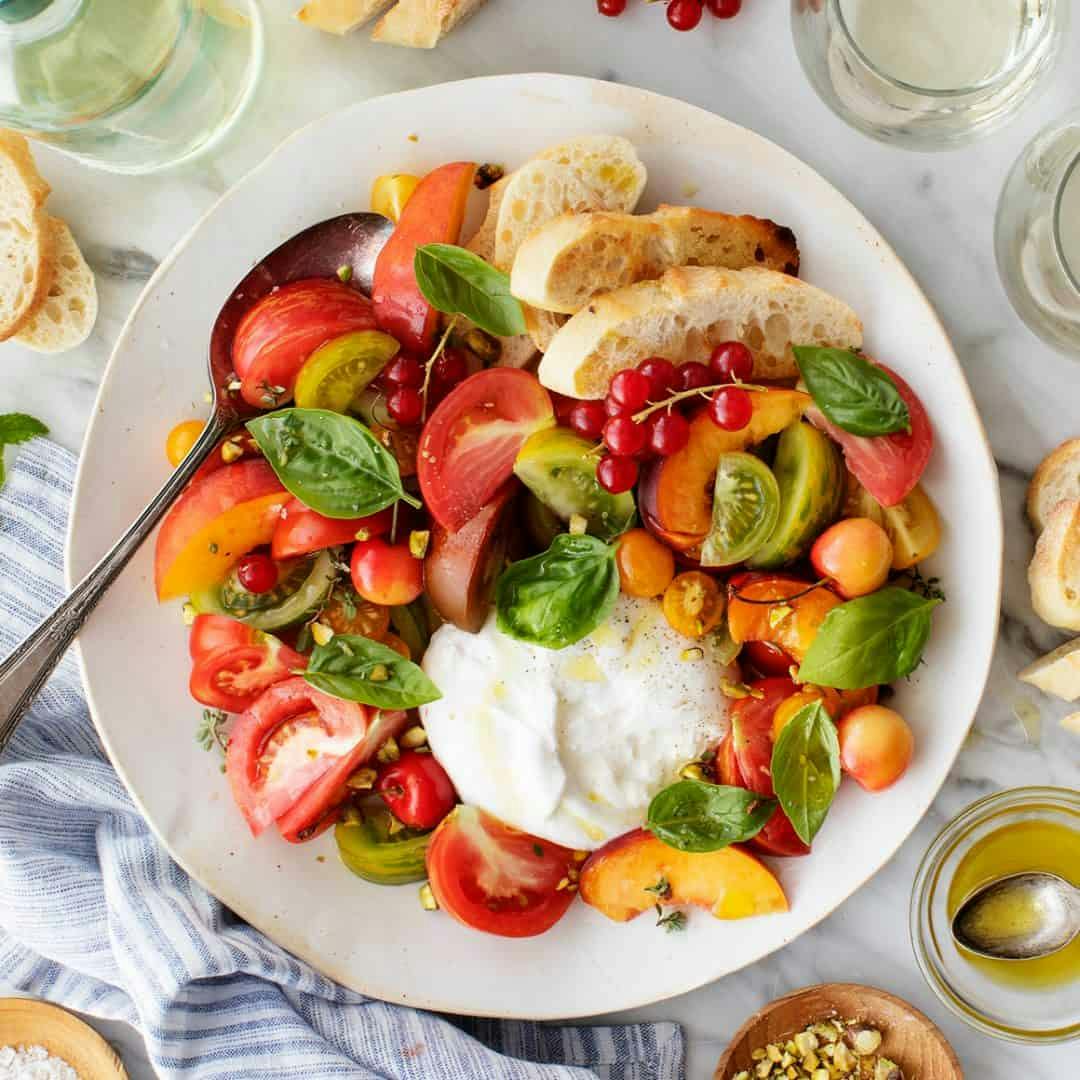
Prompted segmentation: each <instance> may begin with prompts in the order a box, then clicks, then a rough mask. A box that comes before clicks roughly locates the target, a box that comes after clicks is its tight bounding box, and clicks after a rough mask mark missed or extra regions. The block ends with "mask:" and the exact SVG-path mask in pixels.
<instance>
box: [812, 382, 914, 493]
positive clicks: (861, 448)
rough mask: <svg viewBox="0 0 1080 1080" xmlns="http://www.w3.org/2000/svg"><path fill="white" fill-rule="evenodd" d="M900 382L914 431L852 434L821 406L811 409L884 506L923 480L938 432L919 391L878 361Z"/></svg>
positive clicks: (817, 422) (815, 421)
mask: <svg viewBox="0 0 1080 1080" xmlns="http://www.w3.org/2000/svg"><path fill="white" fill-rule="evenodd" d="M874 363H876V364H877V366H878V367H879V368H881V369H882V370H883V371H885V372H887V373H888V375H889V377H890V378H891V379H892V381H893V382H894V383H896V389H897V390H899V391H900V396H901V397H902V398H903V399H904V401H905V402H907V407H908V414H909V415H910V417H911V431H910V432H904V431H898V432H896V433H895V434H894V435H876V436H874V437H873V438H867V437H865V436H862V435H852V434H851V433H850V432H847V431H843V430H842V429H841V428H838V427H837V426H836V425H835V424H833V423H830V422H829V421H828V420H827V419H826V418H825V416H824V414H823V413H822V412H821V410H820V409H819V408H817V406H816V405H815V406H813V407H811V408H810V409H808V410H807V413H806V418H807V419H808V420H809V421H810V422H811V423H812V424H813V425H814V427H817V428H820V429H821V430H822V431H824V432H825V434H826V435H828V436H829V438H831V439H833V440H834V441H835V442H837V443H839V444H840V448H841V449H842V450H843V451H844V460H845V461H846V462H847V467H848V468H849V469H850V470H851V471H852V472H853V473H854V474H855V477H856V479H857V480H858V481H859V483H860V484H862V486H863V487H864V488H866V490H867V491H869V492H870V494H871V495H873V496H874V498H875V499H877V501H878V502H879V503H881V505H882V506H896V504H897V503H899V502H902V501H903V500H904V498H905V496H906V495H907V494H908V492H910V491H911V489H912V488H913V487H914V486H915V485H916V484H917V483H918V482H919V478H920V477H921V476H922V474H923V471H924V470H925V469H926V463H927V462H928V461H929V460H930V455H931V453H932V452H933V450H934V432H933V429H932V428H931V427H930V418H929V417H928V416H927V415H926V409H924V408H923V403H922V402H921V401H920V400H919V399H918V397H917V396H916V395H915V391H914V390H912V389H911V387H910V386H908V384H907V383H906V382H904V380H903V379H901V378H900V376H899V375H897V374H896V372H895V371H893V370H892V368H889V367H886V366H885V365H884V364H878V362H877V361H876V360H875V361H874Z"/></svg>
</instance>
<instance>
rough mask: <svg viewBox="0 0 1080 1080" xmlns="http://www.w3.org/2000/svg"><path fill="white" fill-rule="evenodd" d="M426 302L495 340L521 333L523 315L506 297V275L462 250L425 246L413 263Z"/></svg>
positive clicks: (516, 302) (517, 306)
mask: <svg viewBox="0 0 1080 1080" xmlns="http://www.w3.org/2000/svg"><path fill="white" fill-rule="evenodd" d="M413 269H414V271H415V273H416V283H417V284H418V285H419V286H420V291H421V292H422V293H423V294H424V298H425V299H426V300H427V302H428V303H429V304H430V305H431V306H432V307H433V308H436V309H437V310H438V311H442V312H444V313H445V314H447V315H457V314H461V315H464V316H465V317H466V318H467V319H469V320H471V321H472V322H474V323H476V325H477V326H479V327H480V328H481V329H483V330H486V331H487V332H488V333H489V334H495V335H496V336H498V337H516V336H517V335H518V334H524V333H525V329H526V328H525V313H524V312H523V311H522V309H521V304H520V302H519V301H517V300H515V299H514V297H513V296H511V294H510V276H509V274H504V273H503V272H502V271H501V270H496V269H495V267H494V266H492V265H491V264H490V263H486V262H484V260H483V259H481V258H480V256H479V255H474V254H473V253H472V252H471V251H467V250H466V249H465V248H462V247H456V246H455V245H454V244H425V245H424V246H423V247H418V248H417V249H416V257H415V258H414V260H413Z"/></svg>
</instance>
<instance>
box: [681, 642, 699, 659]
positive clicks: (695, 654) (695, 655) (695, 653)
mask: <svg viewBox="0 0 1080 1080" xmlns="http://www.w3.org/2000/svg"><path fill="white" fill-rule="evenodd" d="M679 659H680V660H688V661H692V660H704V659H705V650H704V649H702V648H699V647H698V646H697V645H695V646H694V647H693V648H691V649H683V651H682V652H681V653H679Z"/></svg>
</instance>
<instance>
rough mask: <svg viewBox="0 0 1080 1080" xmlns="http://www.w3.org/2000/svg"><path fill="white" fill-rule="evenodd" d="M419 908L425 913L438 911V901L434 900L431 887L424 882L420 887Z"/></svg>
mask: <svg viewBox="0 0 1080 1080" xmlns="http://www.w3.org/2000/svg"><path fill="white" fill-rule="evenodd" d="M420 906H421V907H422V908H423V909H424V910H425V911H438V910H439V901H438V900H436V899H435V894H434V893H433V892H432V891H431V886H430V885H429V884H428V883H427V882H426V881H425V882H424V884H423V885H421V886H420Z"/></svg>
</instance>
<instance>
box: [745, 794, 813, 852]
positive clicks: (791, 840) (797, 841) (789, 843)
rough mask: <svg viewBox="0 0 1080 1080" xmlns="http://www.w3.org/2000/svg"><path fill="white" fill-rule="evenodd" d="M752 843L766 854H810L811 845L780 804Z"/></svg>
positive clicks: (752, 839)
mask: <svg viewBox="0 0 1080 1080" xmlns="http://www.w3.org/2000/svg"><path fill="white" fill-rule="evenodd" d="M750 843H751V844H752V845H753V846H754V847H755V848H757V850H758V851H760V852H761V853H762V854H764V855H780V856H784V857H787V858H793V857H796V856H799V855H809V854H810V845H809V844H806V843H804V842H803V841H802V839H801V838H800V837H799V834H798V833H797V832H796V831H795V826H794V825H792V824H791V820H790V819H789V818H788V816H787V814H785V813H784V811H783V810H782V809H781V808H780V807H779V806H778V807H777V808H776V809H775V810H774V811H773V815H772V817H771V818H769V820H768V821H767V822H765V827H764V828H763V829H762V830H761V832H759V833H758V834H757V836H755V837H752V838H751V840H750Z"/></svg>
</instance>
